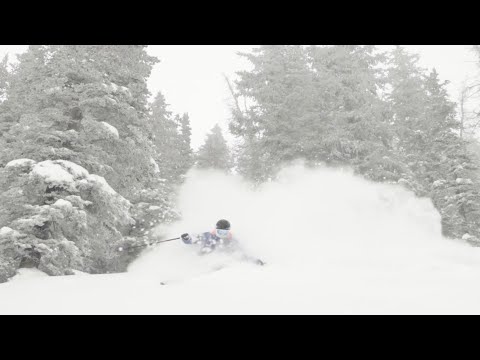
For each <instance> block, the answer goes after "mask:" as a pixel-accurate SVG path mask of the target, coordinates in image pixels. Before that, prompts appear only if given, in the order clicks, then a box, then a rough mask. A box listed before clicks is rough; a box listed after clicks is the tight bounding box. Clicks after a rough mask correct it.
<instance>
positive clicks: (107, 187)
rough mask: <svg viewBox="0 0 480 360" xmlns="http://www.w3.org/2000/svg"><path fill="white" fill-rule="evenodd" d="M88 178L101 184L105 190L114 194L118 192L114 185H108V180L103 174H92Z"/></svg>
mask: <svg viewBox="0 0 480 360" xmlns="http://www.w3.org/2000/svg"><path fill="white" fill-rule="evenodd" d="M87 180H88V181H91V182H96V183H98V184H100V186H101V187H102V188H103V190H105V191H106V192H108V193H110V194H112V195H114V194H117V192H116V191H115V190H113V189H112V187H111V186H110V185H108V183H107V181H106V180H105V179H104V178H103V177H101V176H98V175H95V174H90V175H89V176H88V179H87Z"/></svg>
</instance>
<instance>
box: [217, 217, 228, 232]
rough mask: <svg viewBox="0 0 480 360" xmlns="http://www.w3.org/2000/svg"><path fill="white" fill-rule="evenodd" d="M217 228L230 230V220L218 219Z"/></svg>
mask: <svg viewBox="0 0 480 360" xmlns="http://www.w3.org/2000/svg"><path fill="white" fill-rule="evenodd" d="M216 228H217V229H220V230H230V222H229V221H228V220H225V219H222V220H218V221H217V225H216Z"/></svg>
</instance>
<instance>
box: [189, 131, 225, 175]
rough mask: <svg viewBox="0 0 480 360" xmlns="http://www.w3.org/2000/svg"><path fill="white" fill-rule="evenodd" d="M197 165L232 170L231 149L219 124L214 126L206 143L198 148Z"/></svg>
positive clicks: (202, 167) (205, 167)
mask: <svg viewBox="0 0 480 360" xmlns="http://www.w3.org/2000/svg"><path fill="white" fill-rule="evenodd" d="M196 165H197V167H198V168H201V169H219V170H223V171H226V172H228V171H229V170H230V168H231V160H230V151H229V148H228V145H227V142H226V140H225V138H224V137H223V134H222V129H221V128H220V126H219V125H218V124H217V125H215V126H214V127H213V128H212V130H211V132H210V133H209V134H208V135H207V137H206V139H205V143H204V144H203V145H202V146H201V147H200V149H199V150H198V152H197V162H196Z"/></svg>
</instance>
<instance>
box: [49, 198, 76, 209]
mask: <svg viewBox="0 0 480 360" xmlns="http://www.w3.org/2000/svg"><path fill="white" fill-rule="evenodd" d="M52 206H55V207H58V208H61V209H62V208H63V209H65V208H67V209H71V208H72V203H71V202H70V201H67V200H64V199H58V200H57V201H55V203H54V204H53V205H52Z"/></svg>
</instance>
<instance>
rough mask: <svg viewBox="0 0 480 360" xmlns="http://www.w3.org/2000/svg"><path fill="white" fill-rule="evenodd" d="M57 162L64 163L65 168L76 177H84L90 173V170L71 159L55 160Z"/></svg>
mask: <svg viewBox="0 0 480 360" xmlns="http://www.w3.org/2000/svg"><path fill="white" fill-rule="evenodd" d="M55 162H56V163H57V164H60V165H62V166H63V167H64V168H66V169H68V171H69V172H70V173H71V174H72V175H73V176H74V177H75V178H83V177H87V176H88V175H89V173H88V171H87V170H86V169H85V168H83V167H81V166H80V165H77V164H75V163H73V162H71V161H67V160H55Z"/></svg>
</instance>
